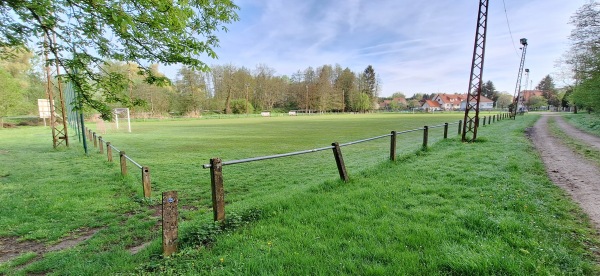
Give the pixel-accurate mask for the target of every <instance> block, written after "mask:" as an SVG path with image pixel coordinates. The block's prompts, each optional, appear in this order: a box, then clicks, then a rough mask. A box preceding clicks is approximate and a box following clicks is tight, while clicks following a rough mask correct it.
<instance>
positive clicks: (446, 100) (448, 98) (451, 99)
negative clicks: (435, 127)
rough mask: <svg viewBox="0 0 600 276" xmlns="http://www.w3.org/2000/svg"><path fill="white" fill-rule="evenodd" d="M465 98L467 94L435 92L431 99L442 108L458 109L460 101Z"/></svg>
mask: <svg viewBox="0 0 600 276" xmlns="http://www.w3.org/2000/svg"><path fill="white" fill-rule="evenodd" d="M466 99H467V94H456V93H455V94H446V93H441V94H436V95H435V96H433V98H432V99H431V100H432V101H435V102H437V103H438V104H439V105H440V108H441V109H442V110H457V109H460V103H461V102H462V101H464V100H466Z"/></svg>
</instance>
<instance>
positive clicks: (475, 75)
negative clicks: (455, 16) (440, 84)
mask: <svg viewBox="0 0 600 276" xmlns="http://www.w3.org/2000/svg"><path fill="white" fill-rule="evenodd" d="M489 2H490V1H489V0H480V1H479V13H478V15H477V27H476V29H475V44H474V46H473V59H472V61H471V77H470V79H469V91H468V93H467V99H466V105H465V117H464V120H463V122H464V123H463V128H462V141H463V142H474V141H475V139H476V138H477V127H478V125H479V100H480V98H481V86H482V84H483V61H484V57H485V38H486V34H487V15H488V7H489Z"/></svg>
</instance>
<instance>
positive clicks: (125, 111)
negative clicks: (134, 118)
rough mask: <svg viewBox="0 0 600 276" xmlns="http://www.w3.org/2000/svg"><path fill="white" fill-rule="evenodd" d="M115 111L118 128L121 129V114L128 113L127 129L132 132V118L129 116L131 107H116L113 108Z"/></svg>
mask: <svg viewBox="0 0 600 276" xmlns="http://www.w3.org/2000/svg"><path fill="white" fill-rule="evenodd" d="M113 113H114V114H115V124H116V127H117V129H119V114H123V113H125V114H127V129H128V131H129V132H131V118H130V117H129V108H115V109H113Z"/></svg>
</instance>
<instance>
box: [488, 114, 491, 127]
mask: <svg viewBox="0 0 600 276" xmlns="http://www.w3.org/2000/svg"><path fill="white" fill-rule="evenodd" d="M491 123H492V116H488V125H489V124H491Z"/></svg>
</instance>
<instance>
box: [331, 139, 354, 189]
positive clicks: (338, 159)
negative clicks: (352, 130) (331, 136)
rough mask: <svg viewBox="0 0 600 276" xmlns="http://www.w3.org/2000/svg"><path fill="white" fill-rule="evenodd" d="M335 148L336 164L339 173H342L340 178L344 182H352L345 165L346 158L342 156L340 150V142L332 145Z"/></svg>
mask: <svg viewBox="0 0 600 276" xmlns="http://www.w3.org/2000/svg"><path fill="white" fill-rule="evenodd" d="M331 145H332V146H333V156H334V157H335V163H336V165H337V168H338V172H339V173H340V178H341V179H342V180H343V181H344V182H348V181H350V179H349V178H348V172H347V171H346V164H344V157H343V156H342V150H341V148H340V144H338V142H335V143H332V144H331Z"/></svg>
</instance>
